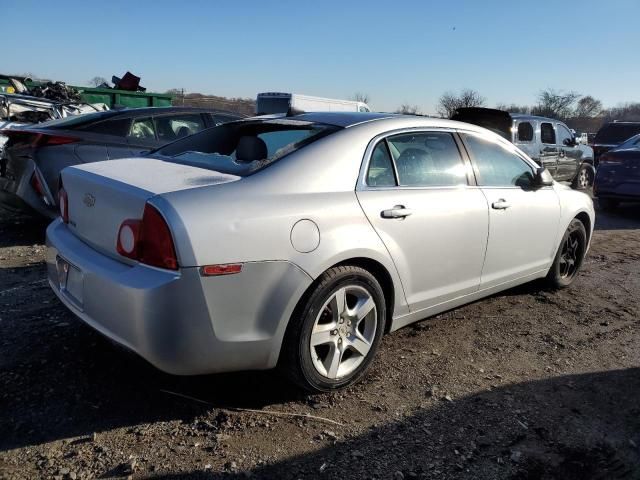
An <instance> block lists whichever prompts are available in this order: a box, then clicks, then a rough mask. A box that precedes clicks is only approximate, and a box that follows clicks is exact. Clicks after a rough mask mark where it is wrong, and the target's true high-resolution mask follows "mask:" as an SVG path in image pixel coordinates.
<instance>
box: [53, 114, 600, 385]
mask: <svg viewBox="0 0 640 480" xmlns="http://www.w3.org/2000/svg"><path fill="white" fill-rule="evenodd" d="M59 200H60V217H59V218H58V219H57V220H55V221H54V222H53V223H52V224H51V225H50V226H49V228H48V230H47V243H48V249H47V264H48V274H49V283H50V285H51V287H52V288H53V290H54V292H55V293H56V294H57V296H58V297H59V298H60V300H61V301H62V302H63V303H64V304H65V305H66V306H67V307H68V308H69V309H70V310H71V311H72V312H73V313H74V314H75V315H77V316H78V317H80V318H81V319H82V320H83V321H85V322H86V323H88V324H89V325H91V326H92V327H94V328H95V329H96V330H98V331H99V332H101V333H102V334H104V335H106V336H107V337H109V338H111V339H113V340H115V341H116V342H117V343H120V344H122V345H124V346H125V347H128V348H129V349H131V350H133V351H135V352H137V353H138V354H139V355H141V356H142V357H144V358H145V359H147V360H148V361H149V362H151V363H152V364H153V365H155V366H156V367H157V368H159V369H161V370H164V371H166V372H169V373H173V374H180V375H191V374H204V373H212V372H226V371H237V370H249V369H269V368H274V367H278V368H279V369H281V370H282V371H283V372H284V373H285V374H286V375H287V376H288V377H289V378H291V379H292V380H293V381H295V382H296V383H298V384H299V385H300V386H302V387H303V388H305V389H308V390H310V391H330V390H334V389H338V388H341V387H345V386H347V385H349V384H352V383H353V382H355V381H357V380H358V379H359V378H361V377H362V375H363V374H364V373H365V372H366V370H367V368H368V367H369V365H370V364H371V361H372V359H373V357H374V355H375V352H376V350H377V348H378V346H379V344H380V340H381V337H382V335H383V334H385V333H388V332H392V331H394V330H396V329H399V328H401V327H403V326H405V325H407V324H410V323H412V322H415V321H417V320H420V319H423V318H425V317H428V316H430V315H434V314H437V313H439V312H442V311H445V310H448V309H451V308H455V307H457V306H459V305H462V304H465V303H469V302H472V301H474V300H477V299H479V298H482V297H486V296H488V295H491V294H493V293H496V292H499V291H501V290H505V289H507V288H510V287H513V286H515V285H519V284H522V283H525V282H529V281H531V280H534V279H538V278H546V280H547V282H549V284H550V285H551V286H552V287H555V288H561V287H566V286H568V285H569V284H571V283H572V282H573V280H574V279H575V278H576V274H577V273H578V270H579V269H580V266H581V264H582V261H583V258H584V256H585V253H586V252H587V250H588V247H589V241H590V238H591V234H592V230H593V224H594V210H593V204H592V202H591V199H590V198H589V197H588V196H586V195H585V194H583V193H580V192H577V191H573V190H571V189H570V188H568V187H565V186H562V185H559V184H557V183H555V182H554V181H553V180H552V178H551V177H550V175H549V174H548V172H547V171H545V170H544V169H542V168H538V167H537V166H536V164H535V163H534V162H533V161H532V160H531V159H530V158H528V157H527V156H526V155H525V154H524V153H522V152H521V151H520V150H519V149H518V148H517V147H515V146H514V145H513V144H511V143H510V142H508V141H506V140H504V139H502V138H501V137H499V136H498V135H496V134H494V133H492V132H490V131H488V130H485V129H483V128H481V127H476V126H473V125H469V124H465V123H459V122H454V121H449V120H439V119H429V118H421V117H416V116H398V115H390V114H389V115H388V114H372V113H346V112H344V113H313V114H309V113H308V114H301V115H297V116H290V117H281V118H266V117H263V118H260V117H256V118H253V119H247V120H243V121H239V122H232V123H229V124H225V125H221V126H218V127H215V128H213V129H209V130H206V131H203V132H201V133H198V134H195V135H193V136H191V137H188V138H185V139H181V140H178V141H176V142H174V143H172V144H169V145H168V146H165V147H164V148H162V149H161V150H159V151H158V152H157V153H156V157H155V158H137V159H122V160H113V161H106V162H99V163H92V164H86V165H80V166H74V167H69V168H66V169H65V170H63V171H62V174H61V178H60V198H59Z"/></svg>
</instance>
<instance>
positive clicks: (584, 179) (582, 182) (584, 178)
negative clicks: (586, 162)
mask: <svg viewBox="0 0 640 480" xmlns="http://www.w3.org/2000/svg"><path fill="white" fill-rule="evenodd" d="M589 183H590V182H589V173H588V172H587V170H586V169H585V168H583V169H582V170H580V173H579V175H578V185H579V186H580V188H587V187H589Z"/></svg>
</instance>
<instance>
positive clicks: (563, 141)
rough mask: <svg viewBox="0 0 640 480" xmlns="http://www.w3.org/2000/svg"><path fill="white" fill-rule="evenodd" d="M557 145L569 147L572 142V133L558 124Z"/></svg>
mask: <svg viewBox="0 0 640 480" xmlns="http://www.w3.org/2000/svg"><path fill="white" fill-rule="evenodd" d="M557 132H558V145H569V144H570V143H571V140H573V133H571V130H569V129H568V128H567V127H565V126H564V125H561V124H558V128H557Z"/></svg>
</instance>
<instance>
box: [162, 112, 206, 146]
mask: <svg viewBox="0 0 640 480" xmlns="http://www.w3.org/2000/svg"><path fill="white" fill-rule="evenodd" d="M154 121H155V128H156V132H157V134H158V140H162V141H163V142H172V141H174V140H177V139H178V138H182V137H187V136H189V135H193V134H194V133H198V132H199V131H200V130H202V129H204V128H205V125H204V119H203V118H202V115H200V114H199V113H196V114H191V115H166V116H162V117H155V118H154Z"/></svg>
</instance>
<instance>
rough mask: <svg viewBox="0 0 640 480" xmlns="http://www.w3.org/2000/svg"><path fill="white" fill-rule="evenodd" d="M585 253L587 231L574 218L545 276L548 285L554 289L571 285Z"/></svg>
mask: <svg viewBox="0 0 640 480" xmlns="http://www.w3.org/2000/svg"><path fill="white" fill-rule="evenodd" d="M586 251H587V231H586V230H585V228H584V225H583V224H582V222H581V221H580V220H578V219H576V218H574V219H573V220H572V221H571V223H570V224H569V228H567V231H566V232H565V234H564V236H563V237H562V242H560V247H559V248H558V253H556V258H555V259H554V261H553V264H552V265H551V268H550V269H549V273H548V274H547V281H548V282H549V284H550V285H551V286H552V287H554V288H564V287H568V286H569V285H571V283H573V281H574V280H575V278H576V276H577V275H578V271H579V270H580V267H581V266H582V261H583V260H584V254H585V252H586Z"/></svg>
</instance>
